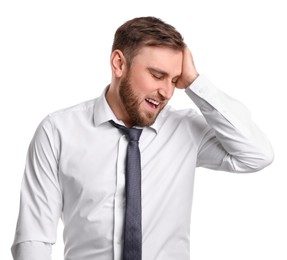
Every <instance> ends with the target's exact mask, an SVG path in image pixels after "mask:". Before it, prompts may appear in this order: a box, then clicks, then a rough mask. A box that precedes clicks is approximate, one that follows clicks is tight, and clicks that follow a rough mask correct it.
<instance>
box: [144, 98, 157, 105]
mask: <svg viewBox="0 0 287 260" xmlns="http://www.w3.org/2000/svg"><path fill="white" fill-rule="evenodd" d="M146 100H147V101H148V102H150V103H152V104H154V105H155V106H158V105H159V102H158V101H155V100H153V99H150V98H147V99H146Z"/></svg>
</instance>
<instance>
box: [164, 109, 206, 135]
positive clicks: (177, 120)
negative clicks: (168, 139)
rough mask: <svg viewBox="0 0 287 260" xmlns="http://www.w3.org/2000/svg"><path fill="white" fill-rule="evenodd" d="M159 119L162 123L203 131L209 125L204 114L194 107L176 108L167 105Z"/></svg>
mask: <svg viewBox="0 0 287 260" xmlns="http://www.w3.org/2000/svg"><path fill="white" fill-rule="evenodd" d="M159 121H160V124H161V125H165V126H167V127H170V128H181V129H184V130H186V131H203V130H204V129H205V128H206V126H207V122H206V120H205V118H204V117H203V115H202V114H201V113H200V112H199V111H197V110H196V109H194V108H187V109H174V108H173V107H171V106H166V108H165V109H164V110H163V111H162V113H161V114H160V118H159Z"/></svg>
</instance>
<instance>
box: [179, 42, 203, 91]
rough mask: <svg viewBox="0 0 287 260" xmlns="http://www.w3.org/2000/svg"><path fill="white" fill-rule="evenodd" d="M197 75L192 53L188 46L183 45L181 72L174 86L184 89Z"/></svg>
mask: <svg viewBox="0 0 287 260" xmlns="http://www.w3.org/2000/svg"><path fill="white" fill-rule="evenodd" d="M198 76H199V73H198V72H197V70H196V68H195V65H194V61H193V57H192V53H191V51H190V50H189V48H188V47H185V49H184V50H183V60H182V73H181V76H180V77H179V78H178V80H177V82H176V87H177V88H179V89H186V88H187V87H188V86H189V85H190V84H191V83H192V82H193V81H194V80H195V79H196V78H197V77H198Z"/></svg>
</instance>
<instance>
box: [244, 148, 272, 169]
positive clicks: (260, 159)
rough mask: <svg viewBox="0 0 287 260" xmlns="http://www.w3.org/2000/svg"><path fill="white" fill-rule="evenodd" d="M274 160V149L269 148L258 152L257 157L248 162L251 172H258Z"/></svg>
mask: <svg viewBox="0 0 287 260" xmlns="http://www.w3.org/2000/svg"><path fill="white" fill-rule="evenodd" d="M273 161H274V151H273V149H272V148H269V149H267V150H265V151H263V152H260V153H258V154H257V156H256V158H253V160H252V163H250V164H248V167H249V172H258V171H261V170H263V169H264V168H266V167H267V166H269V165H270V164H272V162H273Z"/></svg>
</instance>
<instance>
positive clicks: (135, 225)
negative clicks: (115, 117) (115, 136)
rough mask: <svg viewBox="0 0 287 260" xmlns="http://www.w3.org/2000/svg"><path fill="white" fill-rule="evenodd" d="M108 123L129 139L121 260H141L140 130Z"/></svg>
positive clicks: (112, 122)
mask: <svg viewBox="0 0 287 260" xmlns="http://www.w3.org/2000/svg"><path fill="white" fill-rule="evenodd" d="M110 122H111V124H112V125H114V126H115V127H117V128H118V129H120V131H121V132H122V133H123V134H125V135H127V136H128V138H129V143H128V148H127V157H126V213H125V228H124V252H123V256H124V257H123V260H141V259H142V224H141V218H142V216H141V160H140V150H139V146H138V141H139V138H140V135H141V133H142V129H137V128H126V127H124V126H122V125H119V124H116V123H115V122H114V121H112V120H111V121H110Z"/></svg>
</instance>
